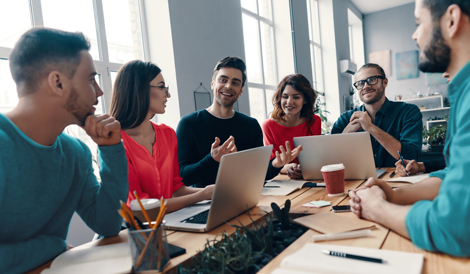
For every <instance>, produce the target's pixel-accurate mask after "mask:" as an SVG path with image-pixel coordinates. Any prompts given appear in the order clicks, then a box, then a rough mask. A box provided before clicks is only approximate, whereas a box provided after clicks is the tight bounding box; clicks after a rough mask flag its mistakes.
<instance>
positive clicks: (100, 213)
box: [0, 114, 127, 273]
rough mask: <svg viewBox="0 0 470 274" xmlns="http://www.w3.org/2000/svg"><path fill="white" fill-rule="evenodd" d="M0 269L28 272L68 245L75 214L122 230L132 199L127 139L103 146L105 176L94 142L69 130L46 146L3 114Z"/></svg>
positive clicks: (93, 224) (97, 226) (96, 226)
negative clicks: (96, 168)
mask: <svg viewBox="0 0 470 274" xmlns="http://www.w3.org/2000/svg"><path fill="white" fill-rule="evenodd" d="M0 151H1V154H0V218H1V220H2V224H1V228H0V273H23V272H25V271H28V270H31V269H33V268H35V267H38V266H40V265H42V264H44V263H46V262H48V261H50V260H52V259H54V258H55V257H56V256H57V255H59V254H60V253H62V252H64V251H65V250H66V249H67V244H66V242H65V240H66V238H67V233H68V228H69V224H70V220H71V219H72V215H73V213H74V212H75V211H76V212H77V213H78V215H80V217H81V218H82V219H83V221H84V222H85V223H86V224H87V225H88V226H89V227H90V228H91V229H93V230H94V231H95V232H96V233H98V234H101V235H104V236H113V235H117V234H118V233H119V231H120V228H121V222H122V218H121V216H120V215H119V214H118V212H117V209H118V208H119V207H120V205H119V200H123V201H125V200H126V199H127V160H126V155H125V152H124V147H123V145H122V144H118V145H115V146H108V147H100V148H99V161H100V167H101V168H100V175H101V179H102V183H101V184H100V183H98V181H97V180H96V177H95V175H94V174H93V167H92V157H91V153H90V150H89V149H88V147H87V146H86V145H85V144H84V143H82V142H80V141H79V140H78V139H76V138H73V137H70V136H68V135H66V134H64V133H62V134H61V135H59V136H58V137H57V139H56V141H55V143H54V144H53V145H52V146H42V145H40V144H38V143H36V142H34V141H33V140H31V139H30V138H29V137H28V136H26V135H25V134H24V133H23V132H21V131H20V129H19V128H18V127H16V125H15V124H13V123H12V122H11V121H10V120H9V119H8V118H7V117H6V116H4V115H3V114H0Z"/></svg>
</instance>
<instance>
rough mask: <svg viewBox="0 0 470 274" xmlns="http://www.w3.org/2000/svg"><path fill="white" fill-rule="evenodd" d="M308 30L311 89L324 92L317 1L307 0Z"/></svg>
mask: <svg viewBox="0 0 470 274" xmlns="http://www.w3.org/2000/svg"><path fill="white" fill-rule="evenodd" d="M307 13H308V28H309V38H310V56H311V61H312V72H313V81H314V82H313V83H312V85H313V88H314V89H315V90H316V91H319V92H324V91H325V88H324V85H323V60H322V46H321V35H320V19H319V12H318V0H307Z"/></svg>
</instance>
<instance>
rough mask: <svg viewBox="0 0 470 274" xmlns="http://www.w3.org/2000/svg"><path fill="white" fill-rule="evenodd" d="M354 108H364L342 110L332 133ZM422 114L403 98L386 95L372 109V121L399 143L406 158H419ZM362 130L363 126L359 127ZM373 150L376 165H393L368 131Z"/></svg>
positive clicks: (391, 158)
mask: <svg viewBox="0 0 470 274" xmlns="http://www.w3.org/2000/svg"><path fill="white" fill-rule="evenodd" d="M356 111H366V108H365V106H364V105H362V106H360V107H357V108H355V109H353V110H350V111H346V112H345V113H343V114H341V116H340V117H339V118H338V121H336V123H335V124H334V125H333V129H332V130H331V134H337V133H342V132H343V130H344V129H345V128H346V126H347V125H348V124H349V120H350V119H351V116H352V114H353V113H354V112H356ZM422 118H423V116H422V115H421V112H420V110H419V108H418V107H417V106H415V105H412V104H407V103H404V102H392V101H389V100H388V99H387V98H385V102H384V104H383V105H382V108H381V109H380V110H379V111H377V112H376V113H375V120H374V125H376V126H377V127H378V128H380V129H381V130H383V131H385V132H386V133H388V134H390V135H391V136H392V137H393V138H395V139H396V140H398V141H399V142H400V143H401V152H400V153H401V154H402V155H403V158H405V159H419V157H420V156H421V146H422V144H423V121H422ZM360 131H364V130H363V129H361V130H359V131H358V132H360ZM370 139H371V143H372V151H373V152H374V160H375V166H376V167H395V162H396V161H397V159H395V158H394V157H393V156H392V155H390V153H388V151H387V150H386V149H385V148H384V147H383V146H382V145H381V144H380V143H379V142H378V141H377V140H376V139H375V138H374V137H373V136H372V135H371V136H370Z"/></svg>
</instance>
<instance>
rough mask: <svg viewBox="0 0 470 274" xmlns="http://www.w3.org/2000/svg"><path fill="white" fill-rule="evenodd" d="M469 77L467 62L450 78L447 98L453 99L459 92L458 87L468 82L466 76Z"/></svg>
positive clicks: (469, 69)
mask: <svg viewBox="0 0 470 274" xmlns="http://www.w3.org/2000/svg"><path fill="white" fill-rule="evenodd" d="M469 75H470V62H468V63H467V64H466V65H465V66H464V67H463V68H462V69H460V70H459V72H457V74H456V75H455V76H454V78H452V80H451V81H450V83H449V88H448V91H449V97H450V98H453V97H454V96H457V95H456V92H457V91H458V90H460V87H461V86H462V85H463V84H464V83H465V82H466V81H468V76H469ZM450 98H449V99H450Z"/></svg>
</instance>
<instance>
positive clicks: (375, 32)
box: [363, 3, 447, 100]
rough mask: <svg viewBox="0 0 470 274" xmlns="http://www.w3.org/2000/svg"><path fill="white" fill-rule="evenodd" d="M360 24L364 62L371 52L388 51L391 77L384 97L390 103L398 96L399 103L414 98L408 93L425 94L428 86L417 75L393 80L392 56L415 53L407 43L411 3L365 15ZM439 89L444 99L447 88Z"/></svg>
mask: <svg viewBox="0 0 470 274" xmlns="http://www.w3.org/2000/svg"><path fill="white" fill-rule="evenodd" d="M363 22H364V38H365V40H364V45H365V52H366V60H367V61H369V53H371V52H375V51H382V50H391V65H392V70H391V71H392V75H391V76H390V77H388V86H387V88H386V90H385V95H386V96H387V97H388V98H389V99H390V100H394V99H395V95H402V96H403V99H411V98H413V97H414V96H416V94H413V92H412V91H411V90H413V91H414V93H417V92H420V93H421V94H427V93H428V91H427V90H428V86H427V85H426V80H425V74H424V73H422V72H419V78H413V79H406V80H397V79H396V67H395V54H396V53H398V52H403V51H410V50H418V47H417V45H416V42H415V41H414V40H413V39H411V36H412V35H413V32H414V31H415V30H416V22H415V17H414V3H412V4H407V5H403V6H399V7H396V8H392V9H388V10H384V11H380V12H375V13H371V14H367V15H365V16H364V21H363ZM439 87H440V90H441V92H442V93H443V94H444V96H447V84H443V85H439Z"/></svg>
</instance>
